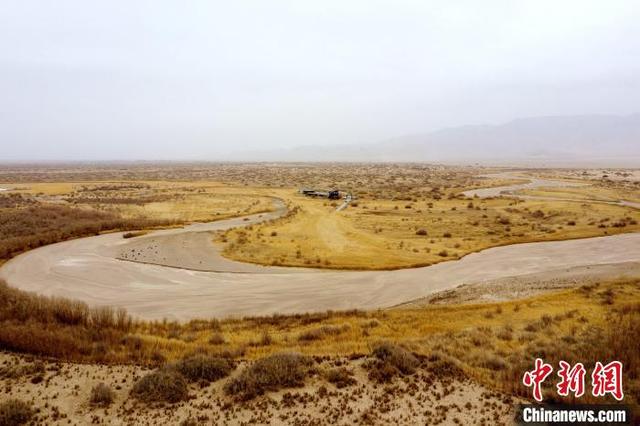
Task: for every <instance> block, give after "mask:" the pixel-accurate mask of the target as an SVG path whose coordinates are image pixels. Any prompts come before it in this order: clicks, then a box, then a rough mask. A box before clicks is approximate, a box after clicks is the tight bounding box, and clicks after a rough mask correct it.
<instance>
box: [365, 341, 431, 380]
mask: <svg viewBox="0 0 640 426" xmlns="http://www.w3.org/2000/svg"><path fill="white" fill-rule="evenodd" d="M371 354H372V355H373V356H374V359H373V360H372V361H370V362H369V363H367V365H366V367H367V368H368V369H369V378H370V379H372V380H375V381H378V382H388V381H390V380H391V379H392V378H393V377H395V376H397V375H400V374H413V373H414V372H415V370H416V368H418V366H419V365H420V361H419V360H418V359H417V358H416V357H415V356H414V355H413V354H412V353H411V352H409V351H408V350H406V349H405V348H403V347H402V346H399V345H396V344H393V343H389V342H383V343H379V344H377V345H376V346H375V347H374V348H373V350H372V351H371Z"/></svg>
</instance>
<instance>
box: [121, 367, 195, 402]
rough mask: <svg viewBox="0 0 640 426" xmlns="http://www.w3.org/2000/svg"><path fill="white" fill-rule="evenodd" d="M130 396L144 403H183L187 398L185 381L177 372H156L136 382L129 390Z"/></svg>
mask: <svg viewBox="0 0 640 426" xmlns="http://www.w3.org/2000/svg"><path fill="white" fill-rule="evenodd" d="M131 395H132V396H134V397H135V398H137V399H139V400H141V401H145V402H170V403H175V402H179V401H184V400H185V399H187V396H188V389H187V381H186V379H185V378H184V376H183V375H182V374H180V373H178V372H177V371H174V370H170V369H162V370H157V371H154V372H152V373H149V374H147V375H146V376H144V377H142V378H141V379H140V380H138V381H137V382H136V383H135V384H134V385H133V389H131Z"/></svg>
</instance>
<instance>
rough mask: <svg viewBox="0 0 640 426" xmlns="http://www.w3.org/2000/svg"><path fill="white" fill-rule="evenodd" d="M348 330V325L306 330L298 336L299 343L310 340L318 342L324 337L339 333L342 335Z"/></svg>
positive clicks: (324, 326) (325, 326)
mask: <svg viewBox="0 0 640 426" xmlns="http://www.w3.org/2000/svg"><path fill="white" fill-rule="evenodd" d="M348 329H349V325H348V324H343V325H323V326H322V327H319V328H313V329H311V330H307V331H304V332H302V333H301V334H300V335H299V336H298V340H299V341H302V342H304V341H312V340H320V339H322V338H324V337H325V336H335V335H338V334H340V333H343V332H345V331H347V330H348Z"/></svg>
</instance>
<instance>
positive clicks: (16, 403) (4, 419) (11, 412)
mask: <svg viewBox="0 0 640 426" xmlns="http://www.w3.org/2000/svg"><path fill="white" fill-rule="evenodd" d="M32 416H33V410H32V409H31V406H30V405H29V404H27V403H26V402H23V401H20V400H19V399H9V400H7V401H5V402H2V403H0V426H14V425H23V424H25V423H27V422H28V421H29V420H30V419H31V417H32Z"/></svg>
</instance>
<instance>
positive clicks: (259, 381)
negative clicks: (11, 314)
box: [225, 353, 313, 399]
mask: <svg viewBox="0 0 640 426" xmlns="http://www.w3.org/2000/svg"><path fill="white" fill-rule="evenodd" d="M312 365H313V360H312V359H311V358H309V357H307V356H304V355H300V354H297V353H278V354H274V355H270V356H268V357H266V358H261V359H259V360H257V361H256V362H254V363H253V364H252V365H251V366H249V367H247V368H246V369H244V370H243V371H242V373H241V374H240V375H239V376H238V377H237V378H235V379H232V380H231V381H229V382H228V383H227V384H226V386H225V391H226V392H227V393H228V394H231V395H237V396H239V397H240V398H242V399H251V398H254V397H256V396H258V395H261V394H263V393H264V392H266V391H268V390H278V389H281V388H287V387H297V386H302V385H303V384H304V379H305V378H306V377H307V375H308V374H309V372H310V369H311V367H312Z"/></svg>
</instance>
